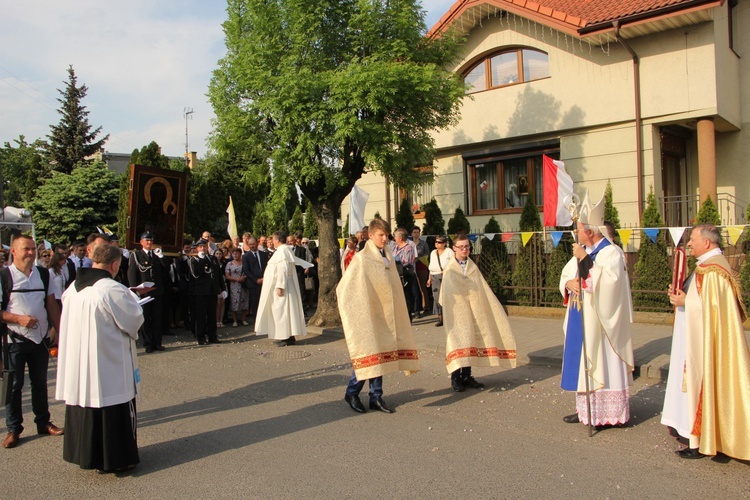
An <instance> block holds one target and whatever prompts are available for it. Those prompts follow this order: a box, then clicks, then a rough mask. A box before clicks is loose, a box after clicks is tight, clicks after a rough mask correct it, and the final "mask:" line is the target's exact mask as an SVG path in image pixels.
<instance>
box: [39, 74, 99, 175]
mask: <svg viewBox="0 0 750 500" xmlns="http://www.w3.org/2000/svg"><path fill="white" fill-rule="evenodd" d="M88 90H89V89H88V87H86V85H83V84H82V85H80V86H78V78H77V77H76V73H75V71H74V70H73V66H68V81H67V82H66V84H65V89H63V90H60V89H58V92H60V95H61V96H62V98H58V99H57V101H58V102H59V103H60V109H58V110H57V111H58V113H60V115H61V118H60V123H58V124H57V125H51V126H50V134H49V135H48V136H47V139H49V141H48V143H47V156H48V157H49V161H50V163H51V165H52V168H53V169H54V170H56V171H57V172H62V173H65V174H69V173H70V172H71V171H72V170H73V167H74V166H75V165H77V164H79V163H82V162H83V161H84V160H85V159H86V157H87V156H91V155H93V154H94V153H96V152H97V151H99V149H101V147H102V146H104V143H105V142H106V141H107V139H108V138H109V134H107V135H105V136H104V137H102V138H101V139H99V140H97V139H96V136H98V135H99V133H100V132H101V131H102V128H101V127H98V128H96V129H94V130H91V129H92V127H91V125H90V124H89V119H88V116H89V112H88V111H87V110H86V106H84V105H83V104H81V102H82V101H83V98H84V97H86V93H87V92H88Z"/></svg>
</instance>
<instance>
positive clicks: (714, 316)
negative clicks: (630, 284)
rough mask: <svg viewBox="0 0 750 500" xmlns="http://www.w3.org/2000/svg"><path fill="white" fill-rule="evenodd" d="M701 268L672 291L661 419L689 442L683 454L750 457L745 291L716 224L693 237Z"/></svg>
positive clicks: (749, 362)
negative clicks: (669, 346)
mask: <svg viewBox="0 0 750 500" xmlns="http://www.w3.org/2000/svg"><path fill="white" fill-rule="evenodd" d="M688 246H689V247H690V248H691V249H692V256H693V257H695V258H697V259H698V265H697V266H696V268H695V271H694V272H693V274H692V275H691V276H690V277H689V278H688V280H687V281H686V282H685V286H684V287H683V288H684V289H685V290H687V292H685V291H683V290H678V291H677V292H676V293H674V294H670V295H669V300H670V302H671V303H672V304H673V305H675V306H676V307H677V310H676V311H675V321H674V333H673V336H672V352H671V356H670V360H669V376H668V378H667V391H666V394H665V397H664V411H663V412H662V419H661V423H662V424H664V425H667V426H670V427H672V428H673V429H674V430H675V431H676V432H677V434H679V435H680V436H682V437H683V438H685V439H687V440H688V447H687V448H685V449H683V450H679V451H678V452H677V454H678V455H679V456H680V457H682V458H687V459H691V458H702V457H703V456H705V455H716V454H717V453H719V452H721V453H724V454H725V455H729V456H730V457H733V458H737V459H741V460H750V352H748V345H747V339H746V337H745V331H744V329H743V326H742V323H743V321H744V320H745V318H746V317H747V313H746V312H745V306H744V304H743V302H742V293H741V291H740V287H739V284H738V283H737V281H736V279H735V277H734V275H733V273H732V269H731V267H730V265H729V262H727V259H726V258H725V257H724V256H723V255H722V252H721V233H719V230H718V228H716V226H712V225H708V224H704V225H700V226H696V227H695V228H694V229H693V231H692V233H691V234H690V243H688Z"/></svg>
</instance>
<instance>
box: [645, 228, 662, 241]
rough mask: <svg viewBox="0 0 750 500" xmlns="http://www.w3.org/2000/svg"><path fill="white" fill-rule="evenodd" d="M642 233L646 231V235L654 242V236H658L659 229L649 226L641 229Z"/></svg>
mask: <svg viewBox="0 0 750 500" xmlns="http://www.w3.org/2000/svg"><path fill="white" fill-rule="evenodd" d="M643 232H644V233H646V236H648V237H649V238H650V239H651V241H652V242H653V243H656V237H657V236H659V229H657V228H653V227H649V228H646V229H644V230H643Z"/></svg>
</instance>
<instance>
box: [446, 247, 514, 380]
mask: <svg viewBox="0 0 750 500" xmlns="http://www.w3.org/2000/svg"><path fill="white" fill-rule="evenodd" d="M453 252H454V258H452V259H451V260H450V261H449V263H448V265H446V266H445V269H443V280H442V283H441V285H440V297H439V302H440V305H441V306H442V307H443V321H444V323H445V331H446V334H447V336H446V341H445V365H446V368H447V369H448V373H450V375H451V387H452V388H453V390H454V391H455V392H463V391H464V389H465V388H466V387H471V388H473V389H482V388H483V387H484V384H483V383H481V382H478V381H477V380H476V379H475V378H474V377H473V376H472V374H471V367H472V366H500V365H502V364H503V363H506V364H507V365H508V366H509V367H511V368H515V366H516V341H515V339H514V338H513V333H512V332H511V330H510V323H508V317H507V316H506V315H505V311H503V307H502V306H501V305H500V302H499V301H498V300H497V297H495V294H494V293H493V292H492V290H491V289H490V287H489V286H488V285H487V282H486V281H485V280H484V278H483V277H482V273H481V272H480V271H479V268H478V267H477V266H476V264H474V262H472V260H471V259H470V258H469V254H470V253H471V244H470V243H469V238H468V237H467V236H466V235H463V234H462V235H458V236H457V237H456V240H455V242H454V243H453Z"/></svg>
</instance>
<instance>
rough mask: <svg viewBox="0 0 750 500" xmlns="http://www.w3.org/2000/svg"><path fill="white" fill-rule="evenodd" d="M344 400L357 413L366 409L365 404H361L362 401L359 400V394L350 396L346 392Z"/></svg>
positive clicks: (365, 411)
mask: <svg viewBox="0 0 750 500" xmlns="http://www.w3.org/2000/svg"><path fill="white" fill-rule="evenodd" d="M344 401H346V402H347V403H349V406H350V407H351V408H352V410H354V411H356V412H357V413H367V410H365V405H363V404H362V401H360V400H359V396H350V395H349V394H347V395H346V396H344Z"/></svg>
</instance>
